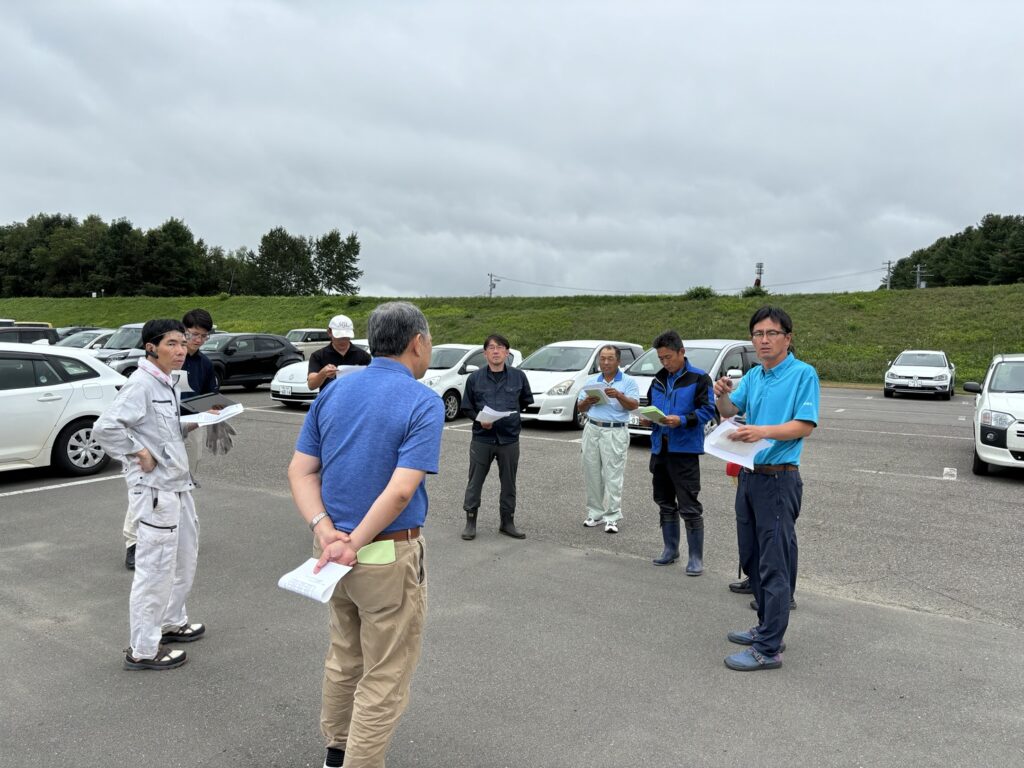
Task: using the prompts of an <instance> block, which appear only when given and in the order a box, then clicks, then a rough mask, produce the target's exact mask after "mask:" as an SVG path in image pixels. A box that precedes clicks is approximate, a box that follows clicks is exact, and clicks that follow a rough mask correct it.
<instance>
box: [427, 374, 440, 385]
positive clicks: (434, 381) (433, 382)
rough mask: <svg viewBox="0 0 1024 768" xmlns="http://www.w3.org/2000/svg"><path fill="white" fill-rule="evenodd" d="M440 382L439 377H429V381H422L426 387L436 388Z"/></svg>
mask: <svg viewBox="0 0 1024 768" xmlns="http://www.w3.org/2000/svg"><path fill="white" fill-rule="evenodd" d="M440 380H441V377H440V376H431V377H430V378H429V379H424V380H423V383H424V384H426V385H427V386H428V387H433V386H436V385H437V382H439V381H440Z"/></svg>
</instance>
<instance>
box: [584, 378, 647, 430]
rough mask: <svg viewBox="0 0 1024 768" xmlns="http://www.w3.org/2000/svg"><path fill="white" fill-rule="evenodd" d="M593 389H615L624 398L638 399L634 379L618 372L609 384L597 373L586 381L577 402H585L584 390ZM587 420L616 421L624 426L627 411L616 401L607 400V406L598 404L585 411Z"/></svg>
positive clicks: (626, 420)
mask: <svg viewBox="0 0 1024 768" xmlns="http://www.w3.org/2000/svg"><path fill="white" fill-rule="evenodd" d="M594 387H597V388H599V389H607V388H608V387H615V389H617V390H619V392H621V393H622V394H624V395H625V396H626V397H629V398H632V399H633V400H639V399H640V387H639V386H638V385H637V383H636V379H634V378H633V377H632V376H627V375H626V374H624V373H623V372H622V371H620V370H616V371H615V378H614V379H612V383H611V384H609V383H608V382H607V381H605V379H604V374H603V373H598V374H597V375H596V376H595V377H594V378H592V379H588V380H587V382H586V383H585V384H584V385H583V389H581V390H580V394H579V397H577V398H576V400H577V402H583V401H584V400H586V399H587V393H586V391H585V390H587V389H593V388H594ZM587 418H588V419H594V420H595V421H618V422H622V423H623V424H625V423H626V422H628V421H629V411H627V410H626V409H625V408H623V407H622V404H621V403H620V402H619V401H618V400H612V399H611V398H608V405H601V404H600V403H598V404H597V405H592V406H590V410H589V411H587Z"/></svg>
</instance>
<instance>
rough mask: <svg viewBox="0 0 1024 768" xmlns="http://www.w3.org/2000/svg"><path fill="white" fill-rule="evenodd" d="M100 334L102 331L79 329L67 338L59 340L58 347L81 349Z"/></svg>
mask: <svg viewBox="0 0 1024 768" xmlns="http://www.w3.org/2000/svg"><path fill="white" fill-rule="evenodd" d="M99 335H100V331H79V332H78V333H72V334H71V335H70V336H68V337H67V338H66V339H61V340H60V341H58V342H57V346H58V347H77V348H78V349H81V348H82V347H84V346H85V345H86V344H88V343H89V342H90V341H92V340H93V339H95V338H96V337H97V336H99Z"/></svg>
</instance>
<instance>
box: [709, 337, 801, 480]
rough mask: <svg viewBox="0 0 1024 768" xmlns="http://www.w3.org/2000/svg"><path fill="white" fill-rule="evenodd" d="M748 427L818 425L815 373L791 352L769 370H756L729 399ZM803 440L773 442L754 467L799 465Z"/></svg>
mask: <svg viewBox="0 0 1024 768" xmlns="http://www.w3.org/2000/svg"><path fill="white" fill-rule="evenodd" d="M729 399H730V400H731V401H732V404H733V405H735V406H736V407H737V408H739V410H740V412H741V413H744V414H745V415H746V417H747V424H752V425H754V426H771V425H777V424H785V423H786V422H788V421H792V420H793V419H799V420H800V421H809V422H811V423H812V424H814V425H815V426H817V424H818V400H819V391H818V372H817V371H816V370H814V368H813V367H811V366H810V365H808V364H807V363H805V362H803V361H801V360H797V359H796V358H795V357H793V353H792V352H790V353H789V354H788V355H787V356H786V359H785V360H783V361H782V362H781V363H779V364H778V365H777V366H775V367H774V368H772V369H771V370H765V369H764V367H763V366H760V365H758V366H755V367H754V368H751V369H750V370H749V371H747V373H746V375H745V376H744V377H743V379H742V380H741V381H740V383H739V386H738V387H736V390H735V391H734V392H733V393H732V394H731V395H729ZM803 445H804V441H803V438H800V439H799V440H776V441H775V444H774V445H773V446H771V447H770V448H765V449H764V450H763V451H761V452H759V453H758V454H757V456H755V457H754V463H755V464H799V463H800V452H801V450H803Z"/></svg>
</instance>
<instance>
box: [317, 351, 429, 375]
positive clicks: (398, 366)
mask: <svg viewBox="0 0 1024 768" xmlns="http://www.w3.org/2000/svg"><path fill="white" fill-rule="evenodd" d="M334 351H335V352H337V351H338V350H334ZM369 367H370V368H383V369H385V370H388V371H394V372H395V373H404V374H405V375H406V376H408V377H410V378H412V371H410V370H409V369H408V368H406V367H405V366H404V365H403V364H402V363H400V362H398V361H397V360H395V359H394V358H391V357H375V358H373V360H371V361H370V365H369Z"/></svg>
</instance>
